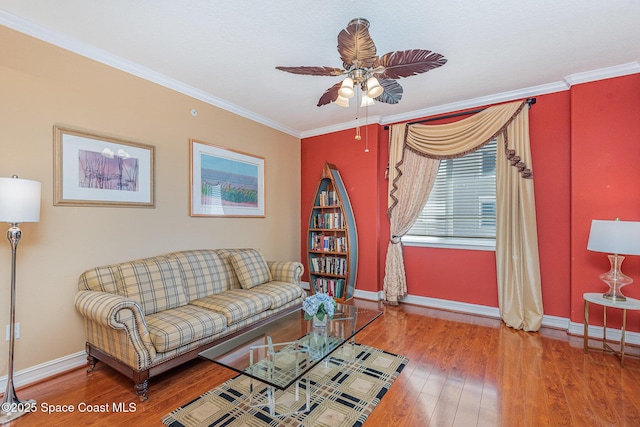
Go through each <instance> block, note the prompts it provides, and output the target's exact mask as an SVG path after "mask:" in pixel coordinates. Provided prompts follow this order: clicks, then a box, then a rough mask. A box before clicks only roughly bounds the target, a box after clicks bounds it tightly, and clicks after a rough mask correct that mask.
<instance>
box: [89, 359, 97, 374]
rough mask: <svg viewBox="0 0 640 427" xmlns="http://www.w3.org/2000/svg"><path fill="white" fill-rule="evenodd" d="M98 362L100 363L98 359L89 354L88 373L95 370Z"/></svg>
mask: <svg viewBox="0 0 640 427" xmlns="http://www.w3.org/2000/svg"><path fill="white" fill-rule="evenodd" d="M96 363H98V359H96V358H95V357H93V356H91V355H87V365H89V366H88V367H87V373H91V372H93V370H94V369H95V368H96Z"/></svg>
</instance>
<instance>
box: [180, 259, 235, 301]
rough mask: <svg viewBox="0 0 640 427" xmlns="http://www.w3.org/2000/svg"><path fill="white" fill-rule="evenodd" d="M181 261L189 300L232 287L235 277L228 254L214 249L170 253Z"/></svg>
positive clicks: (184, 284)
mask: <svg viewBox="0 0 640 427" xmlns="http://www.w3.org/2000/svg"><path fill="white" fill-rule="evenodd" d="M170 256H171V257H175V258H176V259H177V260H178V262H179V263H180V267H182V268H181V273H182V280H183V283H182V284H183V286H184V289H185V291H186V292H187V297H188V298H189V300H193V299H198V298H202V297H204V296H207V295H211V294H217V293H219V292H222V291H226V290H227V289H231V288H233V287H235V286H233V282H235V280H234V279H235V277H234V273H233V267H232V266H231V263H230V262H229V261H228V260H227V255H226V254H219V253H217V252H216V250H213V249H198V250H190V251H180V252H174V253H172V254H170Z"/></svg>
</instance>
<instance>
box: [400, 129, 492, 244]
mask: <svg viewBox="0 0 640 427" xmlns="http://www.w3.org/2000/svg"><path fill="white" fill-rule="evenodd" d="M495 239H496V141H495V140H493V141H491V142H489V143H488V144H487V145H485V146H484V147H482V148H481V149H479V150H476V151H474V152H473V153H470V154H467V155H466V156H463V157H459V158H456V159H448V160H442V161H441V162H440V167H439V169H438V174H437V176H436V181H435V183H434V185H433V188H432V189H431V193H430V194H429V200H428V201H427V204H426V205H425V207H424V209H423V210H422V213H421V214H420V216H419V217H418V219H417V220H416V222H415V224H414V225H413V226H412V227H411V229H409V232H408V233H407V234H406V235H405V236H404V237H403V238H402V241H403V243H406V244H409V245H424V246H436V247H456V248H470V249H486V250H493V249H495Z"/></svg>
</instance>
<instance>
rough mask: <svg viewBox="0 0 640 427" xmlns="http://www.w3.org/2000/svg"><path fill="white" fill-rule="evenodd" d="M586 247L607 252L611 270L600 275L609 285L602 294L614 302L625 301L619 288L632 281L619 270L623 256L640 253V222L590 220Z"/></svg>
mask: <svg viewBox="0 0 640 427" xmlns="http://www.w3.org/2000/svg"><path fill="white" fill-rule="evenodd" d="M587 249H588V250H590V251H595V252H604V253H608V254H610V255H608V257H609V263H611V270H609V271H608V272H607V273H603V274H601V275H600V279H602V281H603V282H605V283H606V284H607V285H609V292H607V293H605V294H603V295H602V296H603V297H604V298H606V299H609V300H612V301H614V302H619V301H626V299H627V298H626V297H625V296H624V295H622V292H621V289H622V287H623V286H626V285H628V284H630V283H632V282H633V279H632V278H630V277H629V276H627V275H625V274H624V273H622V271H621V270H620V268H621V266H622V261H624V256H621V254H622V255H640V222H634V221H620V220H619V219H616V220H615V221H603V220H597V219H594V220H593V221H591V231H590V232H589V243H588V244H587Z"/></svg>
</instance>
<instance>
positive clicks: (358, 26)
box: [338, 18, 376, 68]
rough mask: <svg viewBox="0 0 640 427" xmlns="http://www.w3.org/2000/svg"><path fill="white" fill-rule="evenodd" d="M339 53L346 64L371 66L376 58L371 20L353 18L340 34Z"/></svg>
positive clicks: (355, 66)
mask: <svg viewBox="0 0 640 427" xmlns="http://www.w3.org/2000/svg"><path fill="white" fill-rule="evenodd" d="M338 53H339V54H340V59H342V62H343V63H344V64H345V65H351V66H353V67H354V68H359V67H363V66H364V67H370V66H371V65H372V64H373V63H374V61H375V59H376V45H375V44H374V43H373V40H372V39H371V36H370V35H369V21H367V20H366V19H363V18H357V19H353V20H352V21H351V22H349V25H348V26H347V28H345V29H344V30H342V31H340V33H339V34H338Z"/></svg>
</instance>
